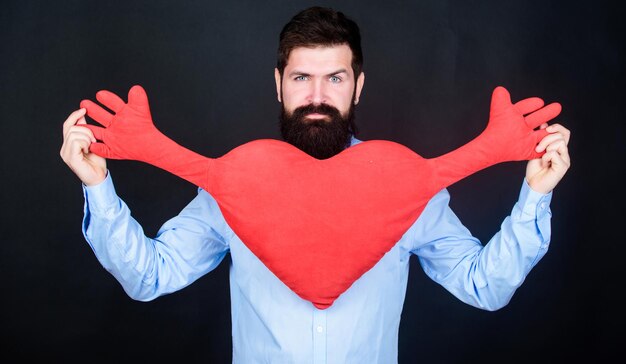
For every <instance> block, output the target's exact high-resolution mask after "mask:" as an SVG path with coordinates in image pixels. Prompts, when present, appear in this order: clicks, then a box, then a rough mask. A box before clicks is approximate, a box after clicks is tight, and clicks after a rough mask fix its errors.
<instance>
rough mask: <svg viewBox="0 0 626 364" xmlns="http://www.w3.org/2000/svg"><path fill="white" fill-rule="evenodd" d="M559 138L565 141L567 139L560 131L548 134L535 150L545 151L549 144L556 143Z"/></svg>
mask: <svg viewBox="0 0 626 364" xmlns="http://www.w3.org/2000/svg"><path fill="white" fill-rule="evenodd" d="M559 140H561V141H563V142H565V139H564V138H563V135H562V134H559V133H551V134H548V135H546V136H545V137H543V138H542V139H541V140H540V141H539V144H537V147H536V148H535V150H536V151H537V152H543V151H544V150H545V149H547V147H548V145H550V144H552V143H555V142H557V141H559Z"/></svg>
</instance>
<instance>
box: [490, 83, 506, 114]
mask: <svg viewBox="0 0 626 364" xmlns="http://www.w3.org/2000/svg"><path fill="white" fill-rule="evenodd" d="M510 105H511V94H509V91H507V89H505V88H504V87H502V86H498V87H496V88H495V89H494V90H493V93H492V94H491V112H492V113H493V112H498V111H500V110H503V109H505V108H506V107H508V106H510Z"/></svg>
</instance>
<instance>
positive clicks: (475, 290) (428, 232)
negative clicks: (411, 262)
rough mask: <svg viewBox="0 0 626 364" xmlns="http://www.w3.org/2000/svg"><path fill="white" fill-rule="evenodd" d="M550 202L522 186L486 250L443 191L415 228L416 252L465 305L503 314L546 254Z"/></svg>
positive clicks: (427, 269) (428, 271)
mask: <svg viewBox="0 0 626 364" xmlns="http://www.w3.org/2000/svg"><path fill="white" fill-rule="evenodd" d="M551 198H552V194H551V193H549V194H540V193H537V192H534V191H532V190H531V189H530V187H529V186H528V184H527V183H526V182H524V184H523V186H522V188H521V191H520V195H519V200H518V202H517V203H516V204H515V206H514V207H513V210H512V212H511V215H510V216H508V217H507V218H506V219H504V221H503V222H502V224H501V227H500V231H499V232H498V233H496V234H495V235H494V236H493V237H492V238H491V239H490V240H489V241H488V242H487V244H485V245H484V246H483V244H482V243H481V242H480V241H479V240H478V239H477V238H476V237H474V236H473V235H472V234H471V232H470V231H469V230H468V229H467V228H466V227H465V226H463V224H462V223H461V221H460V220H459V219H458V217H457V216H456V215H455V214H454V212H453V211H452V210H451V209H450V207H449V206H448V203H449V200H450V195H449V194H448V192H447V190H443V191H442V192H440V193H438V194H437V195H435V197H433V198H432V199H431V200H430V201H429V203H428V205H427V206H426V209H425V210H424V212H423V213H422V217H421V218H420V220H418V223H416V225H415V226H414V231H412V233H413V234H414V235H413V236H414V241H415V245H414V247H415V248H414V249H413V250H412V252H413V253H414V254H416V255H417V256H418V258H419V261H420V264H421V266H422V268H423V269H424V271H425V272H426V274H427V275H428V276H429V277H430V278H431V279H433V280H434V281H435V282H437V283H439V284H441V285H442V286H443V287H444V288H445V289H447V290H448V291H450V292H451V293H452V294H453V295H454V296H456V297H457V298H458V299H460V300H461V301H463V302H465V303H467V304H470V305H472V306H475V307H478V308H481V309H485V310H497V309H500V308H502V307H504V306H505V305H506V304H508V302H509V301H510V299H511V297H512V296H513V294H514V293H515V291H516V290H517V288H518V287H519V286H520V285H521V284H522V283H523V281H524V280H525V278H526V276H527V275H528V273H529V272H530V270H531V269H532V268H533V267H534V266H535V265H536V264H537V263H538V262H539V260H540V259H541V258H542V257H543V256H544V255H545V254H546V252H547V250H548V246H549V243H550V235H551V231H550V219H551V211H550V208H549V205H550V201H551Z"/></svg>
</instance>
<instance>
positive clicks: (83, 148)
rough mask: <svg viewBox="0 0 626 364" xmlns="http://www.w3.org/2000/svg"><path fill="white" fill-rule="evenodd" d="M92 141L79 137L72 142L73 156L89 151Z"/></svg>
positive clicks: (71, 150)
mask: <svg viewBox="0 0 626 364" xmlns="http://www.w3.org/2000/svg"><path fill="white" fill-rule="evenodd" d="M90 144H91V142H89V141H88V140H84V139H77V140H76V141H75V142H74V143H72V144H70V152H71V157H73V158H76V156H81V158H82V154H83V153H84V154H87V153H89V145H90Z"/></svg>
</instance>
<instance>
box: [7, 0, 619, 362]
mask: <svg viewBox="0 0 626 364" xmlns="http://www.w3.org/2000/svg"><path fill="white" fill-rule="evenodd" d="M317 4H320V5H330V6H333V7H335V8H336V9H338V10H341V11H344V12H345V13H346V14H348V15H349V16H351V17H353V18H354V19H355V20H356V21H357V22H358V23H359V24H360V26H361V29H362V36H363V48H364V53H365V64H364V70H365V72H366V76H367V77H366V83H365V88H364V91H363V94H362V98H361V103H360V104H359V107H358V108H357V121H358V123H359V126H360V129H361V133H360V135H359V136H360V137H361V138H362V139H364V140H367V139H389V140H394V141H397V142H400V143H403V144H405V145H407V146H409V147H410V148H411V149H413V150H415V151H416V152H417V153H419V154H421V155H423V156H425V157H434V156H437V155H440V154H443V153H445V152H448V151H450V150H452V149H454V148H456V147H458V146H460V145H462V144H463V143H465V142H467V141H469V140H470V139H471V138H473V137H475V136H476V135H477V134H478V133H479V132H480V131H481V130H482V129H483V128H484V126H485V125H486V122H487V117H488V109H489V101H490V96H491V91H492V90H493V88H494V87H495V86H497V85H503V86H505V87H507V88H508V89H509V91H510V92H511V94H512V98H513V100H514V101H517V100H519V99H521V98H525V97H530V96H539V97H542V98H544V100H546V102H552V101H558V102H561V103H562V105H563V112H562V114H561V116H560V117H559V118H558V120H559V121H560V122H561V123H563V124H564V125H566V126H567V127H568V128H569V129H571V131H572V140H571V143H570V153H571V157H572V167H571V169H570V171H569V172H568V174H567V175H566V177H565V179H564V180H563V181H562V183H561V184H560V185H559V186H558V189H557V190H556V191H555V192H554V198H553V203H552V210H553V214H554V216H553V238H552V243H551V247H550V251H549V252H548V254H547V255H546V256H545V258H544V259H543V260H542V261H541V262H540V263H539V264H538V266H537V267H536V268H535V269H534V270H533V271H532V272H531V273H530V275H529V276H528V278H527V279H526V282H525V283H524V285H523V286H522V287H521V288H520V289H519V290H518V291H517V293H516V295H515V296H514V297H513V300H512V301H511V303H510V304H509V305H508V306H506V307H505V308H503V309H501V310H499V311H496V312H487V311H481V310H478V309H476V308H473V307H470V306H468V305H465V304H463V303H461V302H460V301H458V300H456V299H455V298H453V296H451V295H450V294H449V293H447V292H446V291H445V290H444V289H443V288H441V287H440V286H438V285H436V284H435V283H434V282H432V281H430V280H429V279H428V278H427V277H426V276H425V274H424V273H423V271H422V270H421V268H420V267H419V264H418V263H417V261H416V259H414V260H413V262H412V268H411V276H410V281H409V288H408V293H407V298H406V302H405V306H404V313H403V316H402V324H401V327H400V342H399V360H400V363H413V362H418V361H419V362H421V363H474V362H481V363H501V362H508V363H510V362H552V363H557V362H558V363H563V362H569V361H571V360H573V359H576V358H582V357H583V356H585V355H590V356H591V357H592V358H595V359H597V360H598V361H596V362H602V360H601V358H605V357H608V356H609V355H612V354H619V353H618V350H620V351H621V350H622V348H621V347H618V345H620V346H623V344H620V342H619V341H618V339H617V336H616V335H617V333H618V332H619V331H618V329H622V328H623V327H624V320H623V314H622V305H623V302H624V301H623V298H621V297H620V295H618V294H619V293H620V291H621V289H623V286H624V285H623V283H622V280H621V278H622V266H623V254H624V248H623V244H624V238H623V230H624V213H623V211H624V210H623V203H624V197H623V194H622V191H621V190H622V185H621V180H620V179H619V178H618V174H619V173H623V172H624V124H623V122H624V109H623V103H624V92H623V87H622V85H623V81H624V71H623V62H624V38H623V37H622V36H621V35H620V34H621V33H622V32H623V31H624V26H623V25H622V23H620V21H621V16H620V15H619V14H621V11H618V7H617V2H614V3H610V2H605V1H594V2H570V1H439V0H425V1H415V2H401V1H386V2H382V1H345V2H341V3H339V2H337V3H329V2H326V1H323V2H320V3H317ZM310 5H314V3H310V2H308V1H273V2H268V3H267V4H265V3H263V2H260V1H241V2H221V1H220V2H217V1H146V2H134V1H133V2H131V1H55V2H52V1H51V2H44V1H41V2H40V1H17V0H14V1H11V0H8V1H7V0H5V1H3V2H2V7H1V8H0V45H1V51H2V54H1V57H0V91H1V102H0V116H1V117H2V129H1V130H2V136H3V142H2V143H1V146H2V167H1V168H2V169H1V173H2V178H1V181H2V182H1V183H2V189H1V191H2V219H1V221H2V243H1V244H0V249H1V252H0V262H1V265H0V277H1V278H0V279H1V282H0V283H1V287H2V298H1V302H2V307H1V309H0V314H1V315H2V316H1V321H0V322H1V323H0V327H1V333H0V335H1V338H0V341H1V342H2V347H3V349H2V351H1V353H2V354H1V355H2V356H6V357H7V358H8V357H11V356H15V357H17V358H20V359H23V360H27V359H28V360H31V359H43V360H45V361H46V362H74V361H75V362H81V363H98V362H126V361H127V360H128V361H131V360H133V361H139V362H150V361H153V360H156V361H165V360H168V359H171V360H176V361H179V362H206V363H228V362H230V360H231V344H232V341H231V331H230V330H231V327H230V306H229V303H230V302H229V289H228V264H229V262H228V259H226V260H225V261H224V262H223V263H222V264H221V265H220V266H219V267H218V268H217V269H216V270H215V271H214V272H212V273H211V274H209V275H207V276H205V277H203V278H201V279H200V280H198V281H197V282H195V283H194V284H192V285H191V286H189V287H188V288H186V289H184V290H182V291H180V292H177V293H175V294H171V295H168V296H165V297H161V298H159V299H157V300H155V301H153V302H148V303H142V302H137V301H133V300H131V299H130V298H129V297H127V296H126V295H125V293H124V292H123V290H122V288H121V286H120V285H119V284H118V283H117V281H115V279H114V278H113V277H112V276H111V275H110V274H109V273H108V272H107V271H106V270H105V269H103V268H102V267H101V266H100V264H99V263H98V261H97V260H96V258H95V256H94V255H93V253H92V251H91V249H90V248H89V246H88V245H87V243H86V242H85V240H84V238H83V236H82V234H81V220H82V208H83V196H82V192H81V187H80V183H79V181H78V179H77V178H76V177H75V176H74V175H73V174H72V172H71V171H70V170H69V169H68V168H67V167H66V166H65V164H64V163H63V162H62V160H61V158H60V157H59V150H60V147H61V143H62V135H61V124H62V122H63V121H64V120H65V119H66V117H67V116H68V115H69V113H70V112H71V111H73V110H75V109H77V108H78V103H79V101H80V100H81V99H83V98H91V99H94V97H95V93H96V92H97V91H98V90H100V89H108V90H111V91H114V92H116V93H118V94H121V95H123V96H124V95H126V92H127V91H128V89H129V88H130V87H131V86H132V85H134V84H141V85H143V86H144V87H145V88H146V90H147V92H148V95H149V98H150V101H151V106H152V113H153V116H154V118H155V122H156V124H157V126H158V127H159V128H160V129H161V130H162V131H164V132H165V133H166V134H167V135H169V136H170V137H172V138H173V139H174V140H176V141H178V142H179V143H180V144H182V145H184V146H186V147H188V148H190V149H193V150H195V151H197V152H199V153H201V154H204V155H207V156H212V157H217V156H220V155H222V154H224V153H226V152H227V151H229V150H230V149H232V148H234V147H236V146H238V145H240V144H242V143H245V142H247V141H250V140H253V139H258V138H267V137H269V138H278V137H279V134H278V129H277V115H278V110H279V104H278V103H277V101H276V98H275V89H274V80H273V67H274V65H275V59H276V55H275V54H276V48H277V41H278V33H279V32H280V30H281V28H282V26H283V25H284V23H286V22H287V21H288V20H289V18H290V17H291V16H292V15H294V14H295V13H296V12H297V11H299V10H301V9H303V8H305V7H308V6H310ZM124 98H125V96H124ZM108 166H109V168H110V170H111V173H112V176H113V178H114V181H115V183H116V188H117V191H118V193H119V195H120V196H121V197H122V198H123V199H124V200H125V201H126V202H127V203H128V204H129V206H130V207H131V209H132V212H133V214H134V216H135V217H136V218H137V219H138V220H139V221H140V222H141V224H142V225H143V227H144V228H145V231H146V233H147V234H148V235H154V234H155V233H156V231H157V230H158V228H159V227H160V226H161V224H162V223H163V222H165V220H166V219H168V218H170V217H172V216H174V215H175V214H176V213H177V212H178V211H179V210H180V209H181V208H183V207H184V206H185V205H186V203H187V202H188V201H189V200H190V199H191V198H193V197H194V196H195V194H196V188H195V187H194V186H192V185H191V184H189V183H187V182H185V181H183V180H181V179H179V178H178V177H175V176H173V175H170V174H168V173H167V172H164V171H162V170H159V169H157V168H154V167H151V166H147V165H143V164H140V163H138V162H128V161H109V163H108ZM524 166H525V163H521V162H520V163H505V164H500V165H497V166H494V167H492V168H490V169H488V170H484V171H482V172H480V173H478V174H476V175H473V176H471V177H469V178H467V179H465V180H463V181H461V182H459V183H457V184H455V185H453V186H451V187H450V188H449V190H450V192H451V194H452V201H451V205H452V208H453V209H454V210H455V211H456V213H457V214H458V215H459V216H460V218H461V219H462V221H464V222H465V224H466V225H467V226H468V227H469V228H470V230H471V231H472V232H473V233H474V234H475V235H476V236H477V237H479V238H480V239H481V240H482V241H485V242H486V241H487V240H488V239H489V238H490V237H491V235H492V234H493V233H494V232H495V231H497V230H498V228H499V225H500V222H501V220H502V218H504V217H505V216H506V215H507V214H508V213H509V211H510V208H511V207H512V205H513V203H514V202H515V201H516V198H517V194H518V191H519V188H520V185H521V182H522V178H523V176H524ZM0 360H1V359H0Z"/></svg>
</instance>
